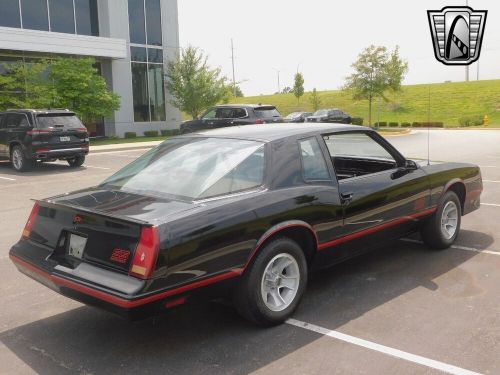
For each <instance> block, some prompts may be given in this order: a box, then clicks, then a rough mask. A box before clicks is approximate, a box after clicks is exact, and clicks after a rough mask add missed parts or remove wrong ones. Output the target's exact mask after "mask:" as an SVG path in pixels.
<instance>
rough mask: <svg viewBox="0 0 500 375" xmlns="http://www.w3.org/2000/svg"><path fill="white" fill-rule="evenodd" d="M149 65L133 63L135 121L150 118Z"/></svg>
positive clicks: (144, 120) (145, 120) (143, 120)
mask: <svg viewBox="0 0 500 375" xmlns="http://www.w3.org/2000/svg"><path fill="white" fill-rule="evenodd" d="M147 68H148V65H147V64H141V63H132V90H133V93H134V121H136V122H147V121H150V119H149V95H148V71H147Z"/></svg>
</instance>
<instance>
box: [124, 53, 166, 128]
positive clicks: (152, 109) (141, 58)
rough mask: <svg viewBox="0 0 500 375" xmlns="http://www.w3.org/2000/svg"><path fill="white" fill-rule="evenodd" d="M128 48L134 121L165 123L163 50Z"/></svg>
mask: <svg viewBox="0 0 500 375" xmlns="http://www.w3.org/2000/svg"><path fill="white" fill-rule="evenodd" d="M147 52H148V53H147V54H146V48H142V47H130V55H131V60H132V90H133V97H134V121H135V122H150V121H165V120H166V113H165V82H164V78H163V64H162V62H163V50H162V49H155V48H148V49H147Z"/></svg>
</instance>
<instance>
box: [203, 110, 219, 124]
mask: <svg viewBox="0 0 500 375" xmlns="http://www.w3.org/2000/svg"><path fill="white" fill-rule="evenodd" d="M216 121H217V108H211V109H209V110H208V111H207V112H206V113H205V114H204V115H203V116H202V118H201V129H212V128H213V127H214V124H215V122H216Z"/></svg>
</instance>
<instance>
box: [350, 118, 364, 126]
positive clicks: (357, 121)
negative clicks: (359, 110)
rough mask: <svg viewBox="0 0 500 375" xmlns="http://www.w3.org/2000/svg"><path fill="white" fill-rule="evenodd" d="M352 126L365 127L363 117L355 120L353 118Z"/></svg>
mask: <svg viewBox="0 0 500 375" xmlns="http://www.w3.org/2000/svg"><path fill="white" fill-rule="evenodd" d="M351 124H353V125H363V118H362V117H353V118H351Z"/></svg>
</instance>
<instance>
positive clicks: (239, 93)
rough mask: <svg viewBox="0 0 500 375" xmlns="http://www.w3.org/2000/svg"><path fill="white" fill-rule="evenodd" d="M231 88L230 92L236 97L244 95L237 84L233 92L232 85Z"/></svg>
mask: <svg viewBox="0 0 500 375" xmlns="http://www.w3.org/2000/svg"><path fill="white" fill-rule="evenodd" d="M230 88H231V94H232V95H233V96H234V94H235V93H236V96H235V97H236V98H243V97H244V96H245V95H243V91H241V87H240V86H239V85H236V86H235V87H234V92H233V90H232V87H230Z"/></svg>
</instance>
